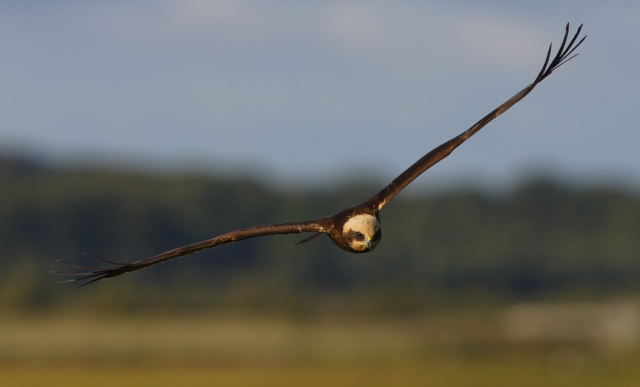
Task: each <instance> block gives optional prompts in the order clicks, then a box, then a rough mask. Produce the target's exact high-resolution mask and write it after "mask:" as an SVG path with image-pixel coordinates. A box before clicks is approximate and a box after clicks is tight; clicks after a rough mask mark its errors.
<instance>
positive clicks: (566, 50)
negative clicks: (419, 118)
mask: <svg viewBox="0 0 640 387" xmlns="http://www.w3.org/2000/svg"><path fill="white" fill-rule="evenodd" d="M581 29H582V25H580V27H579V28H578V31H577V32H576V34H575V36H574V37H573V39H571V42H569V44H568V45H567V44H566V43H567V38H568V36H569V23H567V28H566V32H565V35H564V39H563V41H562V45H561V46H560V49H559V50H558V53H557V54H556V56H555V57H554V58H553V60H552V61H551V63H549V59H550V57H551V46H549V51H548V52H547V59H546V60H545V62H544V65H543V66H542V70H541V71H540V73H539V74H538V76H537V77H536V79H535V80H534V81H533V83H531V84H530V85H529V86H527V87H525V88H524V89H522V90H521V91H520V92H519V93H518V94H516V95H514V96H513V97H511V99H509V100H508V101H507V102H505V103H503V104H502V105H500V106H499V107H498V108H496V109H495V110H494V111H492V112H491V113H489V114H487V115H486V116H485V117H484V118H483V119H481V120H480V121H478V122H477V123H476V124H475V125H473V126H472V127H471V128H469V129H468V130H467V131H465V132H464V133H462V134H460V135H459V136H457V137H455V138H453V139H451V140H449V141H447V142H445V143H444V144H442V145H440V146H439V147H437V148H435V149H434V150H432V151H431V152H429V153H427V154H426V155H424V156H423V157H422V158H421V159H420V160H418V161H416V163H415V164H413V165H412V166H410V167H409V168H408V169H407V170H406V171H404V172H403V173H402V174H401V175H400V176H398V177H396V178H395V179H394V180H393V181H392V182H391V183H390V184H389V185H388V186H386V187H385V188H384V189H383V190H382V191H380V192H378V193H377V194H376V195H374V196H373V197H371V199H369V200H367V201H366V202H365V204H366V205H367V206H370V207H372V208H373V209H374V210H375V211H379V210H380V209H381V208H382V207H383V206H384V205H385V204H387V203H388V202H389V201H390V200H391V199H392V198H393V197H394V196H396V195H397V194H398V193H399V192H400V191H402V190H403V189H404V188H405V187H406V186H407V185H409V183H411V182H412V181H413V180H415V179H416V178H417V177H418V176H420V175H421V174H422V173H423V172H424V171H426V170H427V169H429V168H431V167H432V166H433V165H434V164H436V163H438V162H439V161H440V160H442V159H444V158H445V157H447V156H449V154H450V153H451V152H452V151H453V150H454V149H456V148H457V147H458V146H460V144H462V143H463V142H465V141H466V140H467V139H468V138H469V137H471V136H473V135H474V134H475V133H476V132H478V131H479V130H480V129H482V128H483V127H484V126H485V125H487V124H488V123H489V122H491V121H492V120H493V119H494V118H496V117H498V116H499V115H500V114H502V113H504V112H506V111H507V110H509V108H510V107H512V106H513V105H515V104H516V103H518V101H520V100H521V99H523V98H524V97H526V96H527V94H529V93H530V92H531V90H533V88H534V87H536V85H537V84H538V83H540V82H542V80H543V79H545V78H546V77H548V76H549V75H551V73H552V72H553V71H554V70H555V69H557V68H558V67H560V66H562V65H563V64H565V63H567V62H568V61H569V60H571V59H572V58H573V57H575V56H576V55H578V54H576V55H573V56H571V54H572V53H573V51H574V50H575V49H576V48H578V46H580V44H582V42H583V41H584V39H585V38H586V36H585V37H583V38H582V39H581V40H580V41H579V42H578V44H576V45H575V46H574V43H575V42H576V39H577V38H578V35H580V30H581Z"/></svg>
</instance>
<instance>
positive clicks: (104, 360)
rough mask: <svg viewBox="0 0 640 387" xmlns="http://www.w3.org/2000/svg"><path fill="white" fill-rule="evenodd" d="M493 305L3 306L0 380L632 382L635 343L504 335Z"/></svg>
mask: <svg viewBox="0 0 640 387" xmlns="http://www.w3.org/2000/svg"><path fill="white" fill-rule="evenodd" d="M504 316H505V313H504V310H503V309H499V308H495V309H490V308H489V309H480V310H478V309H459V310H453V311H452V310H448V311H437V312H435V311H434V312H432V313H429V314H425V315H420V316H405V317H388V318H381V317H377V318H373V317H372V318H362V317H360V318H356V317H354V318H345V317H339V318H338V317H322V318H320V317H318V318H311V319H305V320H292V319H287V318H279V317H269V316H255V315H226V316H220V315H209V316H173V317H167V316H145V317H122V316H120V317H115V316H78V315H75V316H13V317H11V316H3V317H0V385H1V386H3V387H10V386H11V387H12V386H58V385H60V386H62V385H64V386H71V387H73V386H87V385H91V386H114V385H117V386H145V385H149V386H425V385H433V386H627V387H636V386H640V367H639V366H638V365H639V364H640V350H639V348H638V345H637V343H627V344H626V345H623V346H612V345H609V344H607V343H604V342H597V341H585V340H582V341H580V340H571V341H563V340H553V341H548V340H547V341H541V340H538V341H525V342H523V341H513V340H511V339H509V337H508V335H506V334H505V324H504Z"/></svg>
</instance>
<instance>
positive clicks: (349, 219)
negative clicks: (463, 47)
mask: <svg viewBox="0 0 640 387" xmlns="http://www.w3.org/2000/svg"><path fill="white" fill-rule="evenodd" d="M581 29H582V25H580V27H579V28H578V30H577V32H576V34H575V35H574V37H573V39H571V41H570V42H569V44H566V43H567V38H568V36H569V24H568V23H567V26H566V32H565V35H564V39H563V41H562V44H561V46H560V49H559V50H558V53H557V54H556V56H555V57H554V58H553V59H551V47H552V46H549V51H548V52H547V57H546V59H545V62H544V65H543V66H542V70H540V73H538V76H537V77H536V78H535V80H534V81H533V83H531V84H530V85H528V86H527V87H525V88H524V89H522V90H521V91H520V92H519V93H517V94H516V95H514V96H513V97H511V99H509V100H508V101H507V102H505V103H503V104H502V105H500V106H499V107H498V108H496V109H495V110H493V111H492V112H491V113H489V114H487V115H486V116H485V117H484V118H482V119H481V120H480V121H478V122H477V123H476V124H475V125H473V126H472V127H471V128H469V129H468V130H467V131H465V132H463V133H462V134H460V135H459V136H457V137H455V138H453V139H451V140H449V141H447V142H445V143H444V144H442V145H440V146H438V147H437V148H435V149H433V150H432V151H431V152H429V153H427V154H426V155H424V156H423V157H422V158H421V159H419V160H418V161H416V162H415V164H413V165H412V166H410V167H409V168H408V169H407V170H406V171H404V172H403V173H402V174H400V176H398V177H396V178H395V179H394V180H393V181H392V182H391V183H390V184H389V185H387V186H386V187H385V188H384V189H383V190H382V191H380V192H378V193H377V194H375V195H373V196H372V197H371V198H370V199H368V200H367V201H365V202H364V203H362V204H359V205H357V206H354V207H349V208H345V209H344V210H342V211H340V212H338V213H337V214H334V215H331V216H327V217H324V218H319V219H314V220H308V221H305V222H292V223H281V224H270V225H266V226H256V227H249V228H244V229H240V230H235V231H231V232H228V233H226V234H222V235H220V236H217V237H215V238H212V239H208V240H205V241H202V242H198V243H193V244H190V245H188V246H184V247H179V248H177V249H174V250H171V251H167V252H165V253H162V254H159V255H155V256H153V257H150V258H146V259H143V260H140V261H136V262H133V263H120V262H112V261H107V260H105V259H100V258H96V257H93V256H90V255H89V257H91V258H94V259H96V260H98V261H101V262H103V263H106V264H108V265H112V266H110V267H101V268H97V267H86V266H80V265H76V264H72V263H68V262H64V261H59V262H61V263H64V264H66V265H69V266H71V267H74V268H77V269H82V270H84V271H83V272H81V273H63V272H55V271H54V272H52V273H54V274H63V275H72V276H78V277H79V278H74V279H71V280H68V281H59V282H71V281H79V280H87V282H85V283H84V284H83V285H81V286H84V285H88V284H90V283H92V282H95V281H98V280H101V279H103V278H111V277H116V276H119V275H121V274H125V273H129V272H132V271H136V270H140V269H144V268H147V267H150V266H153V265H156V264H158V263H162V262H166V261H168V260H171V259H174V258H180V257H184V256H186V255H189V254H193V253H197V252H199V251H202V250H205V249H211V248H214V247H217V246H220V245H223V244H225V243H232V242H238V241H241V240H244V239H249V238H255V237H261V236H266V235H275V234H300V233H313V234H312V235H311V236H310V237H308V238H306V239H303V240H302V241H300V242H299V243H298V244H297V245H299V244H302V243H306V242H309V241H310V240H312V239H314V238H316V237H318V236H320V235H322V234H327V235H328V236H329V237H330V238H331V240H332V241H333V242H334V243H335V244H336V246H338V247H339V248H341V249H343V250H345V251H348V252H351V253H366V252H369V251H371V250H373V249H375V248H376V246H378V243H380V239H381V238H382V230H381V228H380V210H381V209H382V207H384V206H385V204H387V203H388V202H389V201H390V200H391V199H393V197H394V196H396V195H397V194H398V193H399V192H400V191H402V190H403V189H404V188H405V187H406V186H407V185H409V183H411V182H412V181H413V180H415V179H416V178H417V177H418V176H420V175H421V174H422V173H423V172H424V171H426V170H427V169H429V168H431V167H432V166H433V165H434V164H436V163H437V162H439V161H440V160H442V159H444V158H445V157H447V156H448V155H449V154H450V153H451V152H452V151H453V150H454V149H456V148H457V147H458V146H460V144H462V143H463V142H465V141H466V140H467V139H468V138H469V137H471V136H473V135H474V134H475V133H477V132H478V131H479V130H480V129H482V128H483V127H484V126H485V125H487V124H488V123H489V122H491V121H492V120H493V119H494V118H496V117H498V116H499V115H501V114H502V113H504V112H505V111H507V110H508V109H509V108H511V107H512V106H513V105H515V104H516V103H518V101H520V100H521V99H523V98H524V97H526V96H527V95H528V94H529V93H530V92H531V90H533V88H534V87H536V86H537V85H538V83H540V82H542V81H543V80H544V79H545V78H547V77H548V76H549V75H551V73H552V72H553V71H554V70H556V69H557V68H558V67H560V66H562V65H563V64H564V63H566V62H567V61H569V60H571V59H572V58H573V57H575V56H576V55H577V54H576V55H573V56H571V54H572V53H573V51H574V50H575V49H576V48H578V46H580V44H582V42H583V41H584V39H585V38H586V36H585V37H583V38H582V39H581V40H580V41H579V42H578V44H576V45H575V46H574V43H575V42H576V39H577V38H578V36H579V35H580V30H581ZM550 59H551V61H549V60H550Z"/></svg>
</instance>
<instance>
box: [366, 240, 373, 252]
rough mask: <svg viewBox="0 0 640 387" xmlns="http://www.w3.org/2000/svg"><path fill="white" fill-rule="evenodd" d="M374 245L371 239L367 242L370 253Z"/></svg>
mask: <svg viewBox="0 0 640 387" xmlns="http://www.w3.org/2000/svg"><path fill="white" fill-rule="evenodd" d="M372 244H373V241H372V240H371V239H369V240H368V241H367V247H368V250H369V251H371V248H372Z"/></svg>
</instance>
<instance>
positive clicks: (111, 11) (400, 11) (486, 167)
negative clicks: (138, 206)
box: [0, 1, 640, 186]
mask: <svg viewBox="0 0 640 387" xmlns="http://www.w3.org/2000/svg"><path fill="white" fill-rule="evenodd" d="M639 20H640V3H638V2H637V1H609V2H606V3H605V2H595V1H582V2H578V1H557V2H551V1H549V2H547V1H542V2H535V3H534V2H503V1H485V2H471V1H468V2H464V1H463V2H445V1H433V2H429V1H396V2H377V1H305V2H300V1H298V2H294V1H270V2H264V1H175V2H170V1H126V2H125V1H122V2H119V1H111V2H71V1H58V2H55V3H54V2H2V3H0V50H1V52H2V55H1V56H0V85H2V87H0V109H1V112H2V114H0V150H2V151H4V152H5V153H6V152H18V153H20V152H24V153H27V154H36V155H39V156H40V157H42V158H44V159H47V160H52V161H56V162H65V163H96V164H106V165H117V166H127V165H132V166H138V167H140V166H142V167H144V168H151V169H157V170H173V169H176V168H177V169H181V168H190V167H193V166H198V168H200V169H204V170H211V171H218V172H220V171H227V173H230V174H233V173H235V172H236V171H238V170H251V171H254V172H255V173H259V174H263V176H268V177H269V178H272V177H275V178H277V179H278V181H282V182H288V183H296V182H300V183H306V184H313V183H318V182H324V181H327V180H331V179H342V180H344V179H357V180H360V179H363V178H381V179H388V178H392V177H394V176H395V175H397V174H399V173H400V172H402V170H404V168H406V167H408V166H409V165H410V164H411V163H413V162H414V161H415V160H417V159H418V158H419V157H421V156H422V155H423V154H424V153H426V152H428V151H429V150H431V149H432V148H434V147H435V146H437V145H439V144H440V143H442V142H444V141H446V140H448V139H450V138H451V137H453V136H455V135H457V134H459V133H460V132H462V131H464V130H465V129H467V128H468V127H469V126H471V125H472V124H473V123H475V122H476V121H477V120H478V119H480V118H481V117H482V116H484V115H485V114H486V113H488V112H489V111H491V110H493V109H494V108H495V107H496V106H498V105H499V104H500V103H502V102H504V101H505V100H507V99H508V98H510V97H511V96H512V95H513V94H515V93H516V92H518V91H519V90H520V89H522V88H523V87H525V86H526V85H527V84H529V83H530V82H531V81H532V80H533V79H534V78H535V76H536V75H537V73H538V71H539V69H540V67H541V66H542V63H543V61H544V56H545V54H546V50H547V47H548V44H549V43H551V42H553V43H554V45H555V46H556V47H557V45H559V43H560V42H561V40H562V36H563V33H564V26H565V24H566V22H567V21H570V22H571V23H572V24H571V26H572V31H573V30H574V29H575V28H577V27H578V25H579V24H580V23H584V25H585V26H584V30H583V31H584V33H586V34H587V35H588V36H589V37H588V38H587V40H586V41H585V43H584V44H583V46H581V47H580V49H579V52H580V56H578V57H577V58H575V59H574V60H572V61H571V62H570V63H568V64H567V65H566V66H563V67H562V68H560V69H559V70H557V71H556V72H555V73H554V74H553V75H552V76H551V77H549V78H547V79H546V80H545V81H544V82H543V83H542V84H541V85H540V86H538V87H537V88H536V89H535V90H534V91H533V93H532V94H531V95H529V96H528V97H527V98H526V99H524V100H523V101H522V102H520V103H519V104H518V105H516V106H515V107H514V108H512V109H511V110H510V111H509V112H507V113H506V114H505V115H503V116H501V117H499V118H498V119H497V120H496V121H494V122H492V123H491V124H490V125H489V126H487V127H486V128H484V129H483V130H482V131H481V132H480V133H478V135H476V136H475V137H473V138H472V139H471V140H470V141H468V142H467V143H465V144H464V145H463V146H462V147H460V148H459V149H458V150H456V151H455V152H454V153H453V154H452V156H451V157H450V158H448V159H446V160H445V161H443V162H442V163H440V164H438V165H437V166H436V167H434V168H433V169H432V170H430V171H429V172H428V173H427V174H426V175H425V176H423V177H421V179H420V181H419V184H418V185H421V186H438V185H440V184H443V183H444V182H448V183H451V182H454V183H455V182H458V183H459V182H466V181H472V182H485V185H487V184H488V185H493V184H496V185H500V184H508V183H510V182H514V181H518V180H519V179H522V178H523V176H527V175H528V174H531V173H535V172H536V171H545V172H546V173H551V174H553V175H555V176H556V177H557V178H559V179H566V180H570V181H593V180H602V179H605V180H614V181H619V182H622V183H623V184H627V185H631V186H640V153H639V152H638V150H637V148H638V144H640V130H639V129H640V128H638V122H639V120H638V118H639V117H640V108H639V105H640V71H638V69H639V68H640V44H639V43H638V42H640V23H638V21H639ZM229 171H230V172H229Z"/></svg>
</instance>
